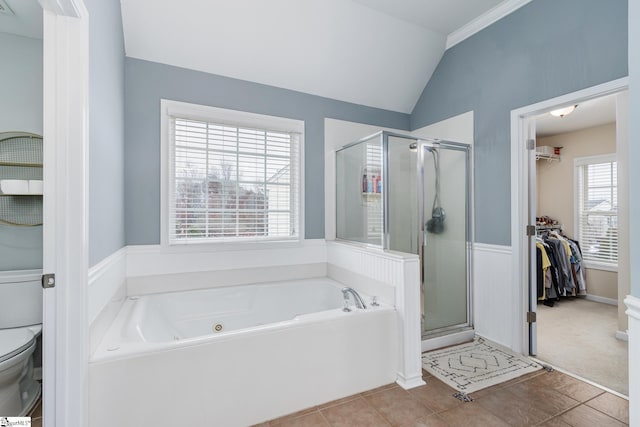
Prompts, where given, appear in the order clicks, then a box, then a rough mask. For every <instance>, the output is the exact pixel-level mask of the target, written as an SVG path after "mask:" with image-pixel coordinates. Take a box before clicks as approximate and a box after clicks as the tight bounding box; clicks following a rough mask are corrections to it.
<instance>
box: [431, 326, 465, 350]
mask: <svg viewBox="0 0 640 427" xmlns="http://www.w3.org/2000/svg"><path fill="white" fill-rule="evenodd" d="M474 337H475V330H474V329H473V327H471V326H465V327H462V328H456V329H448V330H446V331H444V330H439V331H435V332H431V333H428V334H423V335H422V345H421V349H422V352H423V353H424V352H425V351H431V350H435V349H438V348H443V347H448V346H451V345H456V344H462V343H464V342H468V341H472V340H473V338H474Z"/></svg>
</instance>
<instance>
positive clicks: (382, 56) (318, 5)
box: [121, 0, 530, 113]
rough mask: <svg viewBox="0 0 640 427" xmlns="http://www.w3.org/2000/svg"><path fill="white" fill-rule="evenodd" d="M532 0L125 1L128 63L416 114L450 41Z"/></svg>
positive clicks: (452, 41) (460, 37)
mask: <svg viewBox="0 0 640 427" xmlns="http://www.w3.org/2000/svg"><path fill="white" fill-rule="evenodd" d="M528 1H530V0H505V1H503V0H268V1H265V0H233V1H229V0H181V1H179V2H160V1H158V0H121V4H122V16H123V25H124V36H125V50H126V54H127V56H129V57H134V58H139V59H145V60H149V61H155V62H160V63H164V64H170V65H175V66H179V67H184V68H190V69H195V70H200V71H204V72H209V73H213V74H218V75H223V76H227V77H233V78H237V79H242V80H248V81H252V82H257V83H263V84H267V85H272V86H276V87H281V88H286V89H291V90H296V91H300V92H305V93H310V94H314V95H320V96H324V97H329V98H334V99H338V100H341V101H347V102H353V103H357V104H362V105H367V106H372V107H378V108H383V109H388V110H393V111H400V112H405V113H410V112H411V111H412V110H413V107H414V106H415V104H416V102H417V100H418V98H419V96H420V94H421V93H422V90H423V89H424V87H425V85H426V84H427V82H428V81H429V78H430V77H431V75H432V73H433V71H434V70H435V68H436V66H437V64H438V62H439V61H440V59H441V58H442V55H443V54H444V52H445V49H446V48H447V47H448V45H449V46H450V45H452V44H454V43H455V42H457V41H459V40H461V39H463V38H464V37H465V36H467V35H469V34H471V33H473V32H475V31H478V30H479V29H481V28H483V26H486V25H489V24H491V23H492V22H493V21H495V20H496V19H499V18H500V17H502V16H504V14H506V13H509V12H511V11H513V10H514V9H515V8H517V7H520V6H522V5H523V4H526V3H527V2H528ZM161 3H162V5H161ZM165 3H166V4H165ZM487 17H488V18H487ZM485 18H486V19H485Z"/></svg>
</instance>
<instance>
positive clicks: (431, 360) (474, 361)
mask: <svg viewBox="0 0 640 427" xmlns="http://www.w3.org/2000/svg"><path fill="white" fill-rule="evenodd" d="M422 367H423V368H424V369H425V370H426V371H427V372H429V373H430V374H431V375H433V376H434V377H436V378H438V379H439V380H441V381H443V382H444V383H446V384H447V385H449V386H450V387H453V388H454V389H456V390H458V391H461V392H463V393H473V392H474V391H478V390H482V389H483V388H486V387H490V386H492V385H495V384H499V383H501V382H504V381H508V380H510V379H513V378H517V377H519V376H521V375H524V374H527V373H529V372H534V371H537V370H538V369H542V366H541V365H539V364H537V363H535V362H533V361H532V360H529V359H528V358H526V357H524V356H521V355H517V354H515V353H513V352H512V351H510V350H508V349H507V348H505V347H502V346H500V345H498V344H495V343H493V342H491V341H488V340H486V339H484V338H481V337H476V339H475V340H473V341H472V342H470V343H465V344H460V345H455V346H452V347H447V348H443V349H440V350H434V351H429V352H426V353H423V354H422Z"/></svg>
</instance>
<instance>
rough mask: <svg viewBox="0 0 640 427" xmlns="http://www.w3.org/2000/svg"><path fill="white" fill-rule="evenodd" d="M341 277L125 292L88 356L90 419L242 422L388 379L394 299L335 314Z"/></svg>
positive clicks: (95, 423) (393, 358)
mask: <svg viewBox="0 0 640 427" xmlns="http://www.w3.org/2000/svg"><path fill="white" fill-rule="evenodd" d="M343 286H344V285H342V284H340V283H338V282H335V281H333V280H331V279H328V278H319V279H305V280H296V281H289V282H279V283H263V284H251V285H243V286H233V287H221V288H213V289H206V290H197V291H187V292H176V293H165V294H156V295H146V296H139V297H138V296H131V297H128V298H127V300H126V301H125V302H124V304H123V306H122V309H121V310H120V312H119V314H118V316H117V317H116V319H115V321H114V322H113V324H112V325H111V327H110V328H109V330H108V331H107V333H106V334H105V336H104V338H103V340H102V342H101V343H100V345H99V346H98V348H97V350H96V352H95V353H94V354H93V355H92V357H91V361H90V364H89V409H90V413H89V416H90V422H91V424H90V425H91V426H92V427H101V426H111V425H121V426H139V425H154V426H165V425H166V426H173V425H189V424H193V425H216V426H225V427H226V426H229V427H233V426H248V425H253V424H256V423H259V422H263V421H266V420H269V419H272V418H276V417H279V416H282V415H286V414H288V413H291V412H295V411H298V410H301V409H304V408H307V407H310V406H314V405H317V404H320V403H323V402H327V401H330V400H334V399H338V398H340V397H344V396H347V395H350V394H354V393H358V392H361V391H364V390H368V389H371V388H375V387H378V386H381V385H384V384H388V383H390V382H393V381H395V380H396V373H397V324H396V322H397V320H396V312H395V309H394V308H393V307H391V306H387V305H384V304H381V305H380V306H378V307H371V306H370V304H368V308H367V309H365V310H362V309H356V308H355V307H354V306H353V305H352V306H351V311H350V312H344V311H343V310H342V307H343V297H342V293H341V291H340V290H341V288H342V287H343ZM362 296H363V298H364V299H365V301H367V302H368V301H370V297H368V296H366V295H362Z"/></svg>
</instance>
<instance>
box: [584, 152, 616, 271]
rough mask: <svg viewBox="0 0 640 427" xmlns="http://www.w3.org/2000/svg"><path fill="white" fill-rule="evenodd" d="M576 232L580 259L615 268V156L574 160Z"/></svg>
mask: <svg viewBox="0 0 640 427" xmlns="http://www.w3.org/2000/svg"><path fill="white" fill-rule="evenodd" d="M575 165H576V178H577V181H576V184H577V202H578V203H577V215H576V216H577V229H578V240H579V242H580V246H581V249H582V252H583V257H584V260H585V261H587V262H592V263H594V264H601V265H604V266H610V267H617V264H618V185H617V182H618V168H617V163H616V161H615V156H598V157H592V158H582V159H576V163H575Z"/></svg>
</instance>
